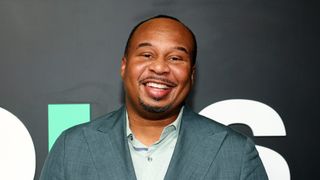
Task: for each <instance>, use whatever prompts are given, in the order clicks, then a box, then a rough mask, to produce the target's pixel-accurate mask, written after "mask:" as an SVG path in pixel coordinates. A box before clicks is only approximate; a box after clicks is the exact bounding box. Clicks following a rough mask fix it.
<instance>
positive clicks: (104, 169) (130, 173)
mask: <svg viewBox="0 0 320 180" xmlns="http://www.w3.org/2000/svg"><path fill="white" fill-rule="evenodd" d="M196 52H197V45H196V39H195V36H194V35H193V33H192V32H191V30H190V29H189V28H188V27H186V26H185V25H184V24H183V23H181V22H180V21H179V20H177V19H175V18H172V17H169V16H156V17H153V18H150V19H148V20H146V21H143V22H141V23H139V24H138V25H137V26H136V27H135V28H134V29H133V31H132V32H131V34H130V36H129V39H128V42H127V46H126V50H125V53H124V56H123V58H122V63H121V76H122V79H123V83H124V89H125V93H126V95H125V106H124V107H122V108H121V109H120V110H118V111H115V112H112V113H109V114H107V115H106V116H103V117H101V118H99V119H97V120H95V121H92V122H90V123H87V124H83V125H79V126H76V127H73V128H71V129H68V130H66V131H65V132H63V133H62V135H61V136H60V137H59V138H58V140H57V141H56V143H55V145H54V147H53V148H52V150H51V152H50V154H49V156H48V158H47V160H46V162H45V165H44V168H43V170H42V174H41V177H40V179H41V180H51V179H52V180H95V179H101V180H102V179H114V180H122V179H123V180H127V179H128V180H129V179H130V180H131V179H138V180H160V179H166V180H178V179H182V180H186V179H195V180H198V179H215V180H233V179H237V180H238V179H241V180H244V179H246V180H247V179H250V180H264V179H267V176H266V173H265V170H264V168H263V165H262V163H261V160H260V158H259V155H258V153H257V151H256V149H255V146H254V144H253V143H252V141H250V140H249V139H248V138H247V137H245V136H243V135H241V134H239V133H237V132H235V131H233V130H231V129H230V128H228V127H225V126H223V125H221V124H218V123H217V122H215V121H212V120H210V119H207V118H205V117H202V116H200V115H198V114H196V113H194V112H192V111H191V110H190V109H189V107H187V106H186V105H185V104H184V101H185V99H186V97H187V95H188V94H189V92H190V90H191V87H192V85H193V83H194V73H195V60H196Z"/></svg>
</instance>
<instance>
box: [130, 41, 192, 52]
mask: <svg viewBox="0 0 320 180" xmlns="http://www.w3.org/2000/svg"><path fill="white" fill-rule="evenodd" d="M146 46H152V44H151V43H148V42H143V43H140V44H138V47H137V48H136V49H138V48H141V47H146ZM173 49H176V50H179V51H183V52H185V53H186V54H189V52H188V50H187V49H186V48H184V47H182V46H176V47H174V48H173Z"/></svg>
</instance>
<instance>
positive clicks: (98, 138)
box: [84, 107, 136, 180]
mask: <svg viewBox="0 0 320 180" xmlns="http://www.w3.org/2000/svg"><path fill="white" fill-rule="evenodd" d="M84 133H85V137H86V139H87V142H88V146H89V149H90V152H91V155H92V157H93V161H94V165H95V167H96V169H97V171H98V174H99V177H100V179H101V180H102V179H117V180H118V179H128V180H135V179H136V176H135V173H134V168H133V165H132V160H131V156H130V151H129V147H128V143H127V139H126V135H125V108H124V107H122V108H121V109H120V110H118V111H117V112H115V113H114V114H112V115H111V116H109V117H108V118H106V119H105V120H104V122H103V123H102V125H101V126H100V127H99V128H98V129H93V128H92V129H89V128H87V129H85V130H84Z"/></svg>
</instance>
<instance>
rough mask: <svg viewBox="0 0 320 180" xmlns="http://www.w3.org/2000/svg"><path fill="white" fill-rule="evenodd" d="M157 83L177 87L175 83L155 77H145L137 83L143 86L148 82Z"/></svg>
mask: <svg viewBox="0 0 320 180" xmlns="http://www.w3.org/2000/svg"><path fill="white" fill-rule="evenodd" d="M150 80H151V81H152V80H154V81H158V82H163V83H164V84H168V85H170V86H177V84H176V83H174V82H172V81H171V80H169V79H166V78H162V77H156V76H149V77H146V78H143V79H142V80H140V81H139V83H140V84H144V83H146V82H148V81H150Z"/></svg>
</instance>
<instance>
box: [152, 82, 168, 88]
mask: <svg viewBox="0 0 320 180" xmlns="http://www.w3.org/2000/svg"><path fill="white" fill-rule="evenodd" d="M147 86H150V87H155V88H159V89H166V88H169V87H168V86H167V85H164V84H157V83H153V82H149V83H147Z"/></svg>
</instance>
